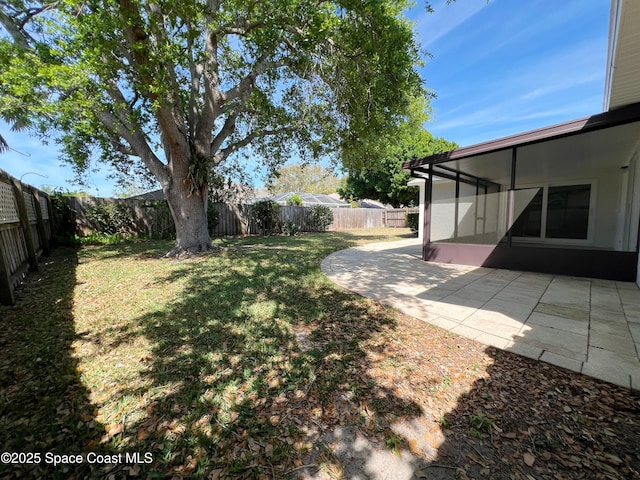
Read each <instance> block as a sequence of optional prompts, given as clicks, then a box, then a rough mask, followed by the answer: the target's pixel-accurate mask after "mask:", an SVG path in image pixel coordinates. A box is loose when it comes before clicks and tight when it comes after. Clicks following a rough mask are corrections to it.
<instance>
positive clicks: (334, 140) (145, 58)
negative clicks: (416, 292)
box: [0, 0, 425, 253]
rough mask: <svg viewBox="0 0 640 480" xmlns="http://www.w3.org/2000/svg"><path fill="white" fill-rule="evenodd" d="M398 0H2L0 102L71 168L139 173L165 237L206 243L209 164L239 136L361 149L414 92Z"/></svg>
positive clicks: (286, 151)
mask: <svg viewBox="0 0 640 480" xmlns="http://www.w3.org/2000/svg"><path fill="white" fill-rule="evenodd" d="M406 6H407V4H406V2H405V1H400V0H338V1H326V0H208V1H204V0H201V1H198V0H155V1H150V0H118V1H116V0H55V1H44V2H35V1H31V0H10V1H6V0H0V25H2V27H3V28H4V33H2V34H0V62H1V63H0V70H1V71H0V85H1V86H0V115H1V116H2V117H3V118H4V119H6V120H9V121H11V122H14V123H16V124H17V126H27V127H30V128H32V129H35V130H37V131H39V132H41V133H45V132H48V134H49V135H53V137H54V138H55V139H56V141H58V142H60V143H61V144H62V145H63V147H64V148H63V151H64V159H65V160H66V161H68V162H71V163H72V164H73V165H74V166H75V168H76V169H77V171H78V172H82V171H84V170H86V169H88V168H91V166H92V162H93V161H96V159H98V160H100V161H104V162H107V163H109V164H111V165H113V166H114V167H116V169H117V170H118V171H119V172H121V173H124V174H132V173H133V172H136V171H143V172H147V173H150V174H151V175H153V177H155V179H157V181H158V182H159V183H160V184H161V186H162V189H163V190H164V193H165V194H166V197H167V199H168V202H169V205H170V208H171V213H172V215H173V218H174V220H175V223H176V230H177V235H176V237H177V239H176V248H175V249H174V253H180V252H184V251H189V252H194V251H201V250H205V249H208V248H210V245H211V242H210V238H209V233H208V231H207V218H206V205H207V202H206V199H207V189H208V178H209V172H210V171H211V170H212V169H213V168H215V167H216V166H217V165H220V164H221V163H222V162H224V161H225V159H227V158H228V157H229V156H231V155H234V154H238V153H239V152H242V151H243V150H244V151H249V152H250V155H251V156H252V157H253V158H255V157H259V158H261V159H263V161H264V162H265V164H266V165H267V166H268V167H269V168H270V169H276V168H277V167H278V166H280V165H282V164H283V163H284V161H286V160H287V159H288V158H289V156H290V155H292V154H295V155H296V156H299V157H300V158H301V159H313V158H319V157H322V156H327V155H335V156H336V157H338V158H339V159H340V160H342V161H343V162H345V163H346V164H349V165H356V164H358V163H361V162H362V160H363V159H366V158H367V155H368V153H370V152H373V151H375V150H376V149H377V148H378V146H379V145H380V142H381V139H383V138H384V137H385V136H386V135H392V134H393V130H394V128H395V127H396V126H397V125H398V122H399V120H400V119H401V118H402V116H403V115H404V114H405V113H406V108H407V105H408V98H409V96H411V95H424V93H425V92H424V89H423V86H422V82H421V79H420V77H419V75H418V73H417V71H416V65H417V63H418V62H419V58H420V55H419V52H418V49H417V46H416V44H415V42H414V37H413V31H412V27H411V24H410V22H409V21H408V20H407V19H406V18H405V17H404V16H403V14H402V11H403V9H404V8H405V7H406Z"/></svg>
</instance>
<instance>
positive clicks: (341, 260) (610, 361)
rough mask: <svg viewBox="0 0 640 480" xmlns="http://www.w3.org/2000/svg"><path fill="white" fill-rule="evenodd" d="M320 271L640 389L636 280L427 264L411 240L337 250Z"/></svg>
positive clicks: (529, 352)
mask: <svg viewBox="0 0 640 480" xmlns="http://www.w3.org/2000/svg"><path fill="white" fill-rule="evenodd" d="M322 270H323V271H324V273H325V274H326V275H327V276H328V277H329V278H330V279H331V280H333V281H334V282H335V283H337V284H339V285H341V286H343V287H345V288H347V289H348V290H351V291H353V292H356V293H359V294H361V295H364V296H366V297H371V298H374V299H376V300H378V301H380V302H382V303H385V304H388V305H391V306H393V307H395V308H397V309H398V310H400V311H402V312H403V313H406V314H408V315H411V316H413V317H416V318H419V319H421V320H424V321H426V322H429V323H431V324H433V325H437V326H439V327H442V328H445V329H447V330H450V331H452V332H454V333H457V334H459V335H461V336H464V337H468V338H471V339H473V340H476V341H478V342H481V343H484V344H486V345H492V346H494V347H497V348H501V349H503V350H508V351H511V352H515V353H518V354H520V355H524V356H526V357H530V358H534V359H536V360H542V361H545V362H548V363H551V364H554V365H558V366H560V367H564V368H567V369H569V370H573V371H576V372H581V373H584V374H585V375H589V376H592V377H595V378H598V379H601V380H605V381H608V382H611V383H615V384H617V385H621V386H624V387H627V388H632V389H634V390H640V358H639V355H638V353H639V352H640V290H639V289H638V287H637V286H636V285H635V284H634V283H625V282H614V281H609V280H596V279H588V278H575V277H564V276H557V275H546V274H539V273H528V272H517V271H512V270H498V269H490V268H480V267H469V266H464V265H450V264H442V263H433V262H424V261H422V259H421V245H420V243H419V241H418V240H417V239H411V240H402V241H399V242H386V243H375V244H369V245H365V246H361V247H356V248H350V249H347V250H341V251H339V252H335V253H333V254H331V255H329V256H328V257H327V258H326V259H324V260H323V262H322Z"/></svg>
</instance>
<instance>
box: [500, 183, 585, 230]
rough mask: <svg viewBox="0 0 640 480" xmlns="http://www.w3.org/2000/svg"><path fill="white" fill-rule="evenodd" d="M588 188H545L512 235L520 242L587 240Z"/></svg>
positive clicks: (526, 209)
mask: <svg viewBox="0 0 640 480" xmlns="http://www.w3.org/2000/svg"><path fill="white" fill-rule="evenodd" d="M591 187H592V186H591V184H589V183H586V184H578V185H561V186H545V187H543V188H541V189H540V191H539V192H538V193H537V194H536V195H535V196H534V197H533V199H532V200H531V202H529V204H528V205H527V207H526V208H525V209H524V210H523V212H522V214H521V215H520V216H519V217H518V219H517V220H516V221H515V222H514V224H513V227H512V229H511V233H512V235H513V236H514V237H521V238H529V239H534V238H540V239H545V238H549V239H551V238H553V239H570V240H587V239H588V236H589V209H590V204H591V193H592V188H591Z"/></svg>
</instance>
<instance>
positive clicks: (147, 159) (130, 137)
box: [96, 110, 169, 186]
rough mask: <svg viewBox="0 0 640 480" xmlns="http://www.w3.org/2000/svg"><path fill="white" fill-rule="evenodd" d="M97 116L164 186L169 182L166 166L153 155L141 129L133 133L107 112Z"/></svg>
mask: <svg viewBox="0 0 640 480" xmlns="http://www.w3.org/2000/svg"><path fill="white" fill-rule="evenodd" d="M96 115H97V117H98V119H99V120H100V121H101V122H102V124H103V125H104V126H105V127H106V128H107V129H108V131H109V132H110V133H111V135H110V136H111V137H116V138H121V139H123V140H125V141H126V142H127V143H128V144H129V145H130V146H131V149H132V150H133V151H134V152H135V153H136V154H137V156H139V157H140V159H141V160H142V161H143V162H144V164H145V165H146V166H147V168H148V169H149V171H150V172H151V173H152V174H153V175H154V176H155V177H156V178H157V179H158V181H159V182H160V183H161V184H162V185H163V186H164V185H165V184H166V183H168V182H169V175H168V173H167V171H166V166H165V165H164V164H163V163H162V162H161V161H160V159H159V158H158V157H157V156H156V154H155V153H153V150H151V147H149V144H148V143H147V140H146V138H145V137H144V134H143V133H142V131H141V130H140V129H137V130H136V131H133V130H132V129H130V128H128V127H127V126H126V125H124V124H123V123H122V122H121V121H120V119H119V118H118V117H117V116H116V115H114V114H113V113H111V112H108V111H106V110H104V111H99V112H97V113H96ZM112 143H113V142H112ZM118 144H119V142H118V143H117V144H115V145H114V146H115V147H116V148H118V147H117V145H118ZM120 145H121V144H120ZM121 146H122V145H121ZM119 151H122V150H119ZM123 153H126V152H123ZM127 154H129V153H127Z"/></svg>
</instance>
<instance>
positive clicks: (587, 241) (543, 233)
mask: <svg viewBox="0 0 640 480" xmlns="http://www.w3.org/2000/svg"><path fill="white" fill-rule="evenodd" d="M572 185H589V186H590V192H589V216H588V220H587V222H588V223H587V238H554V237H551V238H549V237H547V211H548V208H549V188H550V187H570V186H572ZM526 188H541V189H542V212H541V214H540V223H541V225H540V236H539V237H518V236H516V235H514V236H513V237H512V240H513V242H514V243H520V244H522V243H540V244H548V245H552V244H556V245H591V244H593V236H594V229H595V223H596V208H595V204H596V198H597V197H596V191H597V180H596V179H594V178H591V179H582V180H557V181H549V182H545V183H542V182H538V183H528V184H519V185H516V189H526Z"/></svg>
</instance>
